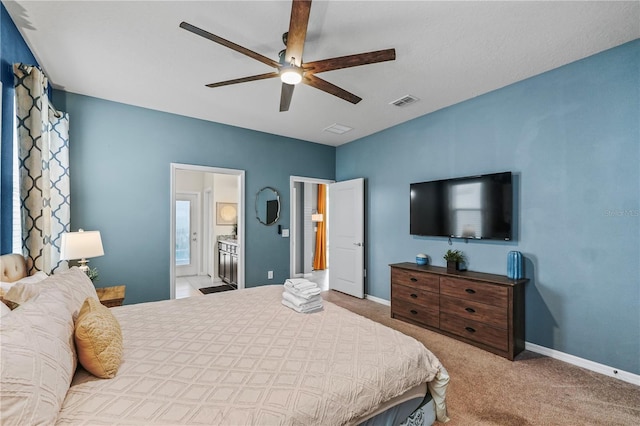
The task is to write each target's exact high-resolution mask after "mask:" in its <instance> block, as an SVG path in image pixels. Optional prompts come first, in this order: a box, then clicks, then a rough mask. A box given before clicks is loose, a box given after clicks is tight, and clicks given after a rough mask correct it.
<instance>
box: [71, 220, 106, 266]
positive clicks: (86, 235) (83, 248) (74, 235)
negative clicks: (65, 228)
mask: <svg viewBox="0 0 640 426" xmlns="http://www.w3.org/2000/svg"><path fill="white" fill-rule="evenodd" d="M102 255H104V249H103V248H102V239H101V238H100V231H85V230H82V229H79V230H78V232H65V233H63V234H62V242H61V244H60V260H75V259H80V260H79V261H78V263H79V264H80V266H79V268H80V270H81V271H84V273H85V274H87V275H88V274H89V267H88V266H87V262H89V261H88V260H87V258H88V257H89V258H91V257H98V256H102Z"/></svg>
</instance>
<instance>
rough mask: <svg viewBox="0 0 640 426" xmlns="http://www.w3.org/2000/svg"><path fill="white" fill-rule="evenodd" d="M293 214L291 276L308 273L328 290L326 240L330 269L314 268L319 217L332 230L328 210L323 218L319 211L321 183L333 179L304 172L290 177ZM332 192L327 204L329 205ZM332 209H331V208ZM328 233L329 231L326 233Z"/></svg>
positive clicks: (290, 244) (326, 227) (290, 242)
mask: <svg viewBox="0 0 640 426" xmlns="http://www.w3.org/2000/svg"><path fill="white" fill-rule="evenodd" d="M289 182H290V185H289V186H290V187H289V191H290V200H291V204H290V217H291V224H290V228H291V234H290V241H289V253H290V255H289V276H290V277H304V278H307V279H308V280H310V281H313V282H316V283H317V284H318V285H319V286H320V287H321V288H322V289H323V290H328V275H329V274H328V268H329V245H328V241H326V244H325V246H326V259H327V261H326V269H321V270H318V269H314V267H313V263H314V262H313V260H314V256H315V249H316V246H315V243H316V230H317V227H318V225H319V223H318V221H319V220H322V221H323V222H324V227H325V231H328V226H329V217H328V215H327V214H326V213H325V214H324V215H323V217H322V219H319V217H318V215H317V213H318V212H317V204H318V195H317V194H318V186H319V185H328V184H330V183H333V182H334V181H332V180H326V179H316V178H309V177H302V176H291V177H290V180H289ZM326 194H328V192H326ZM328 203H329V200H328V195H326V196H325V205H327V206H328ZM327 212H328V209H327ZM325 235H327V236H328V232H326V233H325Z"/></svg>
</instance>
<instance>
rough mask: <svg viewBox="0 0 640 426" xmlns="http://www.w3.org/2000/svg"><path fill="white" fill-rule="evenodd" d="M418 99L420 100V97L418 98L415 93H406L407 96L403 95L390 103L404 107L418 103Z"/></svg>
mask: <svg viewBox="0 0 640 426" xmlns="http://www.w3.org/2000/svg"><path fill="white" fill-rule="evenodd" d="M418 101H419V99H418V98H416V97H415V96H413V95H406V96H403V97H401V98H400V99H397V100H395V101H393V102H389V103H390V104H391V105H395V106H397V107H404V106H407V105H411V104H413V103H416V102H418Z"/></svg>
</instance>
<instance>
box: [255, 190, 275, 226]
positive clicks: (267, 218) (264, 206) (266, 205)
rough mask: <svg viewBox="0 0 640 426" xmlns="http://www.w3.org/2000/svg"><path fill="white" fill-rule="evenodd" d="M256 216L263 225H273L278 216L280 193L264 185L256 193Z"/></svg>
mask: <svg viewBox="0 0 640 426" xmlns="http://www.w3.org/2000/svg"><path fill="white" fill-rule="evenodd" d="M256 218H257V219H258V222H260V223H261V224H263V225H267V226H270V225H273V224H274V223H276V222H277V221H278V219H279V218H280V194H278V191H276V190H275V189H273V188H271V187H270V186H265V187H264V188H262V189H261V190H260V191H258V192H257V193H256Z"/></svg>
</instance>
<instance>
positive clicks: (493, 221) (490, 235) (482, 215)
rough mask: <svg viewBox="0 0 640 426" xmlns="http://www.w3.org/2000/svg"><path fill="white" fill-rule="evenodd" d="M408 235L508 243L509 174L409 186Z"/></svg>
mask: <svg viewBox="0 0 640 426" xmlns="http://www.w3.org/2000/svg"><path fill="white" fill-rule="evenodd" d="M410 189H411V202H410V233H411V235H422V236H434V237H450V238H470V239H488V240H503V241H509V240H511V237H512V230H513V227H512V224H513V187H512V183H511V172H503V173H493V174H486V175H479V176H467V177H460V178H455V179H442V180H435V181H430V182H420V183H412V184H411V188H410Z"/></svg>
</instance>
